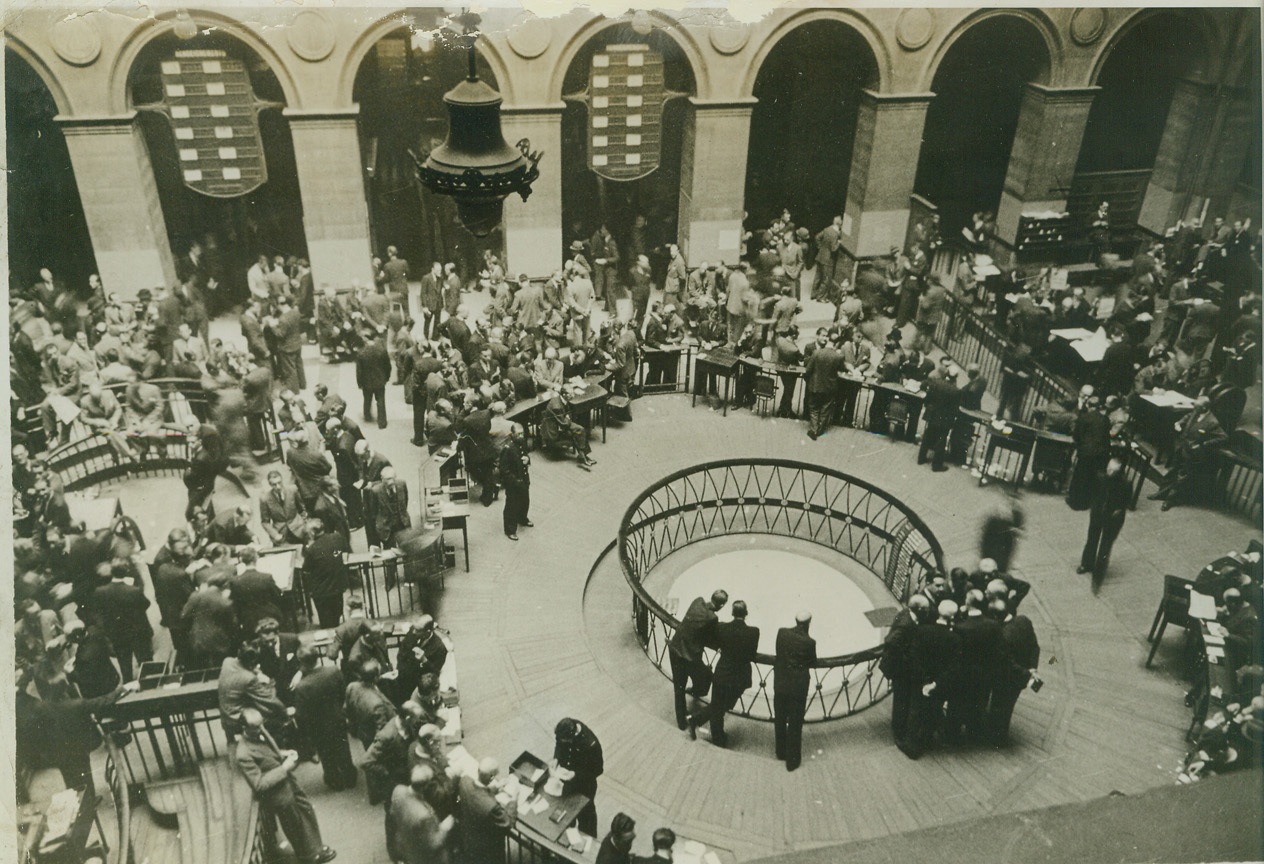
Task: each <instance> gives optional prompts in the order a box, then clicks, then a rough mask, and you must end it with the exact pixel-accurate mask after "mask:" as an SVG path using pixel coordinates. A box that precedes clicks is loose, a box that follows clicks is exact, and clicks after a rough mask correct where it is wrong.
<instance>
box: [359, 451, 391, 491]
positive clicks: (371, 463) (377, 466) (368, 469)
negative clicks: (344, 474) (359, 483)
mask: <svg viewBox="0 0 1264 864" xmlns="http://www.w3.org/2000/svg"><path fill="white" fill-rule="evenodd" d="M390 464H391V460H389V459H387V458H386V457H385V456H383V455H382V454H380V453H375V452H373V451H369V458H367V459H365V458H363V457H361V458H360V479H361V480H363V481H364V482H365V483H376V482H377V481H379V480H381V479H382V469H383V468H385V467H387V466H388V465H390Z"/></svg>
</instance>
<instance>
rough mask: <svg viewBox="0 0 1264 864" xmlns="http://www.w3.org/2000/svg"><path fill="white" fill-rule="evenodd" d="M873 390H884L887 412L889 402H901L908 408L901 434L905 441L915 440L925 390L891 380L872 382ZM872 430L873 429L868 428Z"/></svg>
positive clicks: (924, 398)
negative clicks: (910, 387)
mask: <svg viewBox="0 0 1264 864" xmlns="http://www.w3.org/2000/svg"><path fill="white" fill-rule="evenodd" d="M871 387H872V388H873V389H875V390H884V391H886V392H887V393H888V394H889V395H888V399H889V400H890V401H889V402H888V405H887V412H890V410H891V408H890V402H903V403H904V404H905V406H906V407H907V408H908V419H907V420H906V421H905V427H904V434H903V435H902V436H901V437H902V438H903V439H904V440H905V441H910V442H912V441H916V440H917V426H918V423H920V422H921V419H922V403H923V402H925V401H926V391H925V390H910V389H909V388H907V387H905V386H904V385H903V384H896V383H894V382H891V381H882V382H878V383H875V384H872V385H871ZM870 431H873V430H870Z"/></svg>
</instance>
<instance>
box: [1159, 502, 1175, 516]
mask: <svg viewBox="0 0 1264 864" xmlns="http://www.w3.org/2000/svg"><path fill="white" fill-rule="evenodd" d="M1159 509H1160V510H1162V511H1163V512H1164V513H1166V512H1167V511H1169V510H1171V509H1172V502H1171V501H1164V502H1163V506H1162V507H1160V508H1159Z"/></svg>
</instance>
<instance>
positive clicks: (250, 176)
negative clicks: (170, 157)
mask: <svg viewBox="0 0 1264 864" xmlns="http://www.w3.org/2000/svg"><path fill="white" fill-rule="evenodd" d="M162 91H163V101H162V102H160V103H158V104H157V105H147V106H143V107H144V108H145V109H146V110H152V111H159V112H160V113H162V114H164V115H166V117H167V119H168V120H169V121H170V122H171V131H172V134H173V135H174V136H175V144H176V153H177V154H178V155H179V159H180V174H181V177H183V179H184V185H186V186H188V187H189V188H190V189H193V190H194V191H196V192H201V193H202V194H203V195H210V196H212V197H214V198H235V197H237V196H239V195H244V194H246V193H247V192H251V191H253V190H255V189H258V188H259V187H260V186H262V185H263V184H264V183H266V182H267V180H268V164H267V161H266V160H265V158H264V154H263V138H262V136H261V135H260V133H259V110H260V109H261V108H266V107H270V103H262V102H260V101H259V100H257V99H256V98H255V94H254V90H253V89H251V86H250V75H249V73H248V72H247V71H246V67H245V64H244V63H242V62H241V61H240V60H234V59H231V58H230V57H228V55H227V54H225V53H224V52H223V51H177V52H175V55H174V56H173V57H172V58H171V59H170V60H164V61H163V62H162Z"/></svg>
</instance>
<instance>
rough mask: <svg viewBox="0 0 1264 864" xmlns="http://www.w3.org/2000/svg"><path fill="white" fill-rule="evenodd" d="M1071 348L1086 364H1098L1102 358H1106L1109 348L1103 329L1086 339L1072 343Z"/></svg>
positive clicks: (1108, 340) (1108, 341)
mask: <svg viewBox="0 0 1264 864" xmlns="http://www.w3.org/2000/svg"><path fill="white" fill-rule="evenodd" d="M1071 347H1072V348H1074V349H1075V353H1076V354H1079V355H1080V356H1081V357H1083V358H1084V360H1085V361H1086V362H1088V363H1100V362H1101V360H1102V358H1103V357H1105V356H1106V349H1107V348H1109V347H1110V339H1109V338H1108V337H1107V336H1106V330H1105V328H1102V329H1099V330H1098V331H1097V332H1096V333H1094V334H1093V335H1092V336H1090V337H1088V338H1087V339H1080V340H1077V341H1075V342H1072V343H1071Z"/></svg>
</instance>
